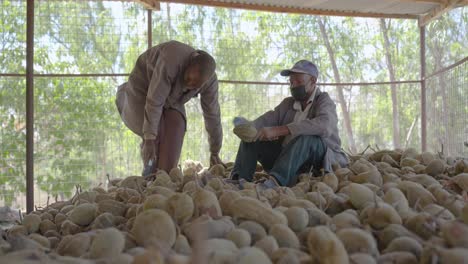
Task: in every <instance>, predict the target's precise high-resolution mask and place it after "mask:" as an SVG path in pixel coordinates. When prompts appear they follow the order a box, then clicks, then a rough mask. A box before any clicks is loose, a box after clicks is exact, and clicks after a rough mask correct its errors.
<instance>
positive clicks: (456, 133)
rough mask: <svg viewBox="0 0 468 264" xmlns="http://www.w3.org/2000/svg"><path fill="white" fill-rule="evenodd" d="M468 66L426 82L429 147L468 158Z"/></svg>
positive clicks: (459, 67) (453, 69) (462, 65)
mask: <svg viewBox="0 0 468 264" xmlns="http://www.w3.org/2000/svg"><path fill="white" fill-rule="evenodd" d="M467 72H468V63H467V62H466V61H465V62H464V63H462V64H460V65H458V66H456V67H454V68H452V69H450V70H448V71H446V72H442V73H439V74H436V75H434V76H432V77H430V78H428V79H427V80H426V89H427V108H426V112H427V123H428V124H429V125H428V129H427V132H428V136H427V138H428V142H427V144H428V148H429V149H432V150H438V151H441V152H442V151H443V153H444V154H446V155H450V156H461V157H467V156H468V94H467V92H468V76H467V75H466V73H467Z"/></svg>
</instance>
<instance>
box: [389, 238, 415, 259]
mask: <svg viewBox="0 0 468 264" xmlns="http://www.w3.org/2000/svg"><path fill="white" fill-rule="evenodd" d="M422 250H423V248H422V245H421V244H420V243H419V242H418V241H417V240H415V239H414V238H411V237H407V236H403V237H397V238H395V239H393V240H392V241H391V242H390V244H389V245H388V246H387V247H386V248H385V250H384V251H382V253H384V254H386V253H390V252H409V253H412V254H413V255H415V256H416V258H418V259H419V257H420V256H421V253H422Z"/></svg>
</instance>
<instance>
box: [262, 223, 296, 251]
mask: <svg viewBox="0 0 468 264" xmlns="http://www.w3.org/2000/svg"><path fill="white" fill-rule="evenodd" d="M268 234H269V235H270V236H273V237H274V238H275V239H276V241H277V242H278V246H279V247H280V248H281V247H286V248H295V249H299V246H300V244H299V238H298V237H297V236H296V234H295V233H294V232H293V231H292V230H291V229H290V228H289V227H288V226H287V225H284V224H275V225H273V226H271V227H270V230H269V232H268Z"/></svg>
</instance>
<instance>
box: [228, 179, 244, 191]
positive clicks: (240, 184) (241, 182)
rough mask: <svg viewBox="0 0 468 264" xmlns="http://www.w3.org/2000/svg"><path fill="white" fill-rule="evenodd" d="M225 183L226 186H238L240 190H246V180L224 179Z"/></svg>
mask: <svg viewBox="0 0 468 264" xmlns="http://www.w3.org/2000/svg"><path fill="white" fill-rule="evenodd" d="M223 181H224V183H226V184H232V185H234V186H236V187H237V188H238V189H239V190H243V189H244V183H245V182H246V180H244V179H240V180H233V179H224V180H223Z"/></svg>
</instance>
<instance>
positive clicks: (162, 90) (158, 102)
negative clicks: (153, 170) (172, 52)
mask: <svg viewBox="0 0 468 264" xmlns="http://www.w3.org/2000/svg"><path fill="white" fill-rule="evenodd" d="M148 68H150V69H152V72H151V73H150V74H151V80H150V82H149V86H148V94H147V95H146V104H145V113H144V115H145V116H144V120H143V135H144V136H143V138H144V139H156V136H157V135H158V128H159V122H160V120H161V115H162V110H163V106H164V104H165V102H166V99H167V97H168V96H169V94H170V92H171V89H172V85H171V83H172V80H173V79H174V78H175V76H176V74H177V73H176V72H175V70H174V68H176V67H174V66H173V65H171V64H170V63H166V62H165V60H164V59H163V58H161V57H160V58H159V59H158V60H157V62H156V64H155V65H149V66H148Z"/></svg>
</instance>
